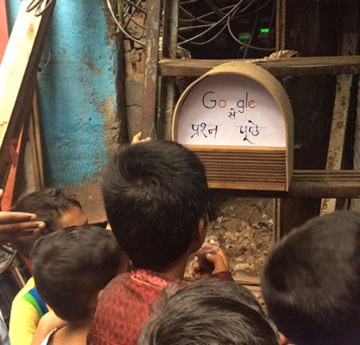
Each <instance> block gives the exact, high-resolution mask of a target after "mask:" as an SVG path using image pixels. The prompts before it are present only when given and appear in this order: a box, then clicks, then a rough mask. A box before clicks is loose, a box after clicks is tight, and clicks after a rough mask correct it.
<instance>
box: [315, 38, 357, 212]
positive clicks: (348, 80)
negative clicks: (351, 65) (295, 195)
mask: <svg viewBox="0 0 360 345" xmlns="http://www.w3.org/2000/svg"><path fill="white" fill-rule="evenodd" d="M358 41H359V35H358V34H353V33H351V34H350V33H345V34H344V36H343V43H342V51H341V55H354V54H356V52H357V46H358ZM352 84H353V75H351V74H340V75H338V76H337V77H336V93H335V101H334V111H333V118H332V123H331V130H330V140H329V148H328V155H327V162H326V169H327V170H340V169H341V167H342V166H341V163H342V160H343V153H344V144H345V135H346V128H347V121H348V113H349V105H350V98H351V87H352ZM335 209H336V199H322V200H321V207H320V214H326V213H332V212H334V211H335Z"/></svg>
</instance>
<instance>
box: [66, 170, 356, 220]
mask: <svg viewBox="0 0 360 345" xmlns="http://www.w3.org/2000/svg"><path fill="white" fill-rule="evenodd" d="M212 187H213V188H216V189H218V190H213V192H214V193H219V192H221V190H219V189H221V188H222V187H221V185H220V184H218V185H216V186H215V185H213V186H212ZM68 192H70V193H72V194H74V195H75V196H76V197H77V198H78V200H79V201H80V203H81V205H82V207H83V209H84V212H85V214H86V215H87V216H88V218H89V223H90V224H94V223H101V222H105V221H106V220H107V217H106V213H105V208H104V201H103V198H102V193H101V186H100V183H95V184H91V185H86V186H80V187H75V188H69V189H68ZM226 193H228V194H229V193H230V194H233V195H234V196H239V197H262V198H275V197H282V198H301V197H308V198H319V197H338V198H348V197H349V198H360V170H341V171H326V170H294V173H293V178H292V182H291V184H290V190H289V192H269V191H245V190H227V191H226Z"/></svg>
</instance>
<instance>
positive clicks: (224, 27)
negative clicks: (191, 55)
mask: <svg viewBox="0 0 360 345" xmlns="http://www.w3.org/2000/svg"><path fill="white" fill-rule="evenodd" d="M226 27H227V23H225V25H224V26H223V27H222V28H221V29H220V30H219V31H218V32H217V33H216V34H215V35H214V36H213V37H211V38H209V39H208V40H206V41H203V42H196V41H192V42H191V44H194V45H197V46H204V45H206V44H208V43H210V42H212V41H213V40H215V39H216V38H218V36H219V35H220V34H221V33H222V32H223V31H224V30H225V29H226ZM178 37H179V38H181V39H184V40H185V37H182V36H181V35H178Z"/></svg>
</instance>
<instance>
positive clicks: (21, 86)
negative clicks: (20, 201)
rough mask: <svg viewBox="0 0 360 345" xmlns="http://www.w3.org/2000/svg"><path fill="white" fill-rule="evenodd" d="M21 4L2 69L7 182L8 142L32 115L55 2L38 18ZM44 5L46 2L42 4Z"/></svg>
mask: <svg viewBox="0 0 360 345" xmlns="http://www.w3.org/2000/svg"><path fill="white" fill-rule="evenodd" d="M30 2H31V0H24V1H21V4H20V8H19V12H18V16H17V18H16V21H15V24H14V28H13V30H12V33H11V36H10V40H9V43H8V45H7V48H6V51H5V55H4V58H3V61H2V63H1V65H0V176H1V178H2V180H4V175H5V169H6V164H5V158H6V153H7V147H8V144H9V140H10V139H11V137H12V136H13V132H14V130H15V129H16V126H18V124H19V122H21V120H22V118H23V117H24V116H26V115H28V114H30V109H31V104H32V103H31V102H32V96H33V93H32V92H29V90H32V89H33V87H34V83H35V79H36V72H37V67H38V64H39V61H40V57H41V53H42V45H43V42H44V38H45V34H46V30H47V28H48V25H49V23H50V19H51V16H52V12H53V8H54V5H55V1H54V2H52V4H51V5H50V6H49V7H48V10H47V11H46V12H45V13H44V14H43V15H42V16H39V17H36V16H35V13H34V11H32V12H30V13H28V12H26V8H27V7H28V5H29V4H30ZM43 5H45V2H44V3H43Z"/></svg>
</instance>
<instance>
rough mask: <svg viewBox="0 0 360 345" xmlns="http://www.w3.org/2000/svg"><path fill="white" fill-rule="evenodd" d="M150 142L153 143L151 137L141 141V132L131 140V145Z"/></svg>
mask: <svg viewBox="0 0 360 345" xmlns="http://www.w3.org/2000/svg"><path fill="white" fill-rule="evenodd" d="M148 141H151V138H150V137H147V138H145V139H141V132H139V133H137V134H135V135H134V136H133V138H132V140H131V145H134V144H139V143H147V142H148Z"/></svg>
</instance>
